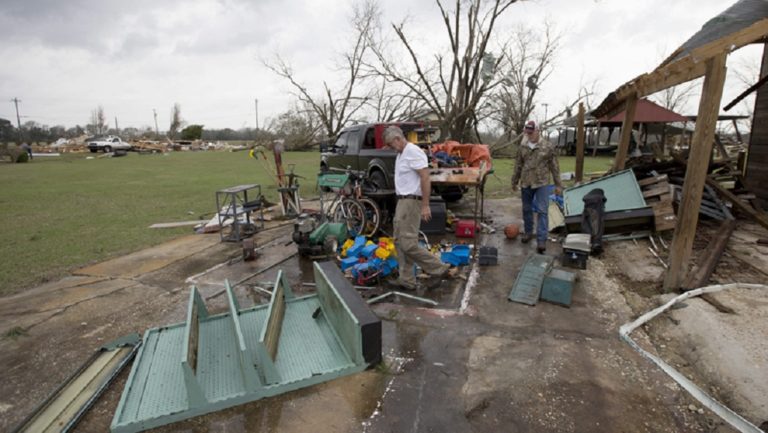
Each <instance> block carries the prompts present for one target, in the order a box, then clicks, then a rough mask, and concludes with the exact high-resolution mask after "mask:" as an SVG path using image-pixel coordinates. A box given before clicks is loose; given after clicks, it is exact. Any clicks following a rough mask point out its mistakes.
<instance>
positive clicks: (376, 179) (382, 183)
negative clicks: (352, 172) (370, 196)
mask: <svg viewBox="0 0 768 433" xmlns="http://www.w3.org/2000/svg"><path fill="white" fill-rule="evenodd" d="M370 181H371V183H372V184H374V185H376V189H387V177H386V176H384V173H382V172H381V170H373V171H372V172H371V176H370Z"/></svg>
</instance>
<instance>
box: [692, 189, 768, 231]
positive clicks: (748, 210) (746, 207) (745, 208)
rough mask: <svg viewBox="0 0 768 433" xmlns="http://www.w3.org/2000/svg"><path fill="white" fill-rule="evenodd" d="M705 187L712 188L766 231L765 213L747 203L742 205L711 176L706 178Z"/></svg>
mask: <svg viewBox="0 0 768 433" xmlns="http://www.w3.org/2000/svg"><path fill="white" fill-rule="evenodd" d="M707 185H709V186H711V187H712V188H714V189H715V190H716V191H717V192H718V193H720V195H722V196H723V197H725V199H726V200H728V201H730V202H731V203H733V205H734V206H736V207H737V208H739V210H740V211H742V212H744V213H745V214H747V215H749V216H750V217H752V219H754V220H755V221H756V222H757V223H758V224H760V225H761V226H763V227H765V228H766V229H768V215H766V213H765V212H762V211H759V210H757V209H755V208H753V207H752V205H750V204H748V203H744V202H743V201H741V200H739V198H738V197H736V196H735V195H734V194H733V193H732V192H730V191H728V190H727V189H725V188H724V187H723V186H722V185H720V183H719V182H717V181H716V180H715V179H713V178H712V177H711V176H707Z"/></svg>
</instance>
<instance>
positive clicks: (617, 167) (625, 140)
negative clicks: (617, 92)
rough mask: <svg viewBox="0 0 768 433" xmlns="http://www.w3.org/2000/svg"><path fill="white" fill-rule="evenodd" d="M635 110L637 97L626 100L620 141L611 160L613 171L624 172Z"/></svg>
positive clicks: (631, 96)
mask: <svg viewBox="0 0 768 433" xmlns="http://www.w3.org/2000/svg"><path fill="white" fill-rule="evenodd" d="M636 108H637V95H636V94H635V95H630V96H629V98H627V104H626V110H624V123H622V124H621V140H620V141H619V148H618V149H617V150H616V159H614V160H613V171H614V172H617V171H621V170H624V164H626V162H627V154H628V153H629V141H630V138H631V137H632V125H633V124H634V123H635V109H636Z"/></svg>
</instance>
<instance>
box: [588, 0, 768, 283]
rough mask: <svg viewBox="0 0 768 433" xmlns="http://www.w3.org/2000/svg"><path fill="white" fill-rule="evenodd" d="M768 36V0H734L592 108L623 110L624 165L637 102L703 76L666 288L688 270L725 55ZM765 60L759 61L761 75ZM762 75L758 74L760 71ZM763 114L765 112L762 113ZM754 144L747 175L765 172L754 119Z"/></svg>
mask: <svg viewBox="0 0 768 433" xmlns="http://www.w3.org/2000/svg"><path fill="white" fill-rule="evenodd" d="M766 37H768V1H767V0H739V1H738V2H736V3H735V4H733V5H732V6H731V7H729V8H728V9H726V10H725V11H724V12H723V13H721V14H720V15H718V16H716V17H714V18H712V19H711V20H709V21H708V22H707V23H706V24H704V26H703V27H702V29H701V30H700V31H699V32H697V33H696V34H694V35H693V36H692V37H691V38H690V39H688V41H686V42H685V43H684V44H683V45H681V46H680V48H678V49H677V50H675V52H673V53H672V54H671V55H670V56H669V57H668V58H667V59H666V60H664V61H663V62H662V63H661V64H660V65H659V66H658V67H657V68H656V69H654V70H653V71H651V72H648V73H644V74H642V75H640V76H638V77H636V78H634V79H632V80H630V81H628V82H626V83H625V84H623V85H621V86H620V87H619V88H617V89H616V90H614V91H613V92H611V93H610V94H609V95H608V96H607V97H606V98H605V99H604V100H603V101H602V103H601V104H600V106H598V108H597V109H596V110H594V112H593V115H594V116H595V117H597V118H601V117H603V116H609V117H612V116H614V115H616V114H617V113H619V112H621V111H626V114H625V116H624V119H623V122H622V135H621V141H620V144H619V148H618V150H617V155H616V159H615V162H614V166H613V170H614V171H618V170H621V169H623V168H624V165H625V163H626V159H627V153H628V150H629V142H630V134H631V130H632V124H633V123H634V121H635V117H636V114H637V107H638V101H639V100H640V99H641V98H643V97H645V96H648V95H651V94H653V93H656V92H659V91H662V90H664V89H667V88H670V87H672V86H676V85H678V84H682V83H685V82H688V81H691V80H694V79H696V78H699V77H702V76H703V77H704V84H703V89H702V96H701V100H700V102H699V110H698V115H697V122H696V129H695V131H694V135H693V140H692V143H691V151H690V156H689V159H688V162H687V169H686V174H685V186H684V189H683V198H682V202H681V205H680V208H679V211H678V221H679V223H678V224H677V226H676V228H675V234H674V239H673V242H672V246H671V250H670V260H669V269H668V271H667V274H666V276H665V279H664V288H665V289H667V290H671V289H676V288H679V287H681V285H682V283H683V280H684V279H685V277H686V274H687V272H688V267H689V262H690V258H691V251H692V249H693V239H694V235H695V233H696V227H697V223H698V215H699V207H700V205H701V199H702V195H703V190H704V184H705V182H706V180H707V169H708V167H709V160H710V155H711V153H712V146H713V142H714V135H715V124H716V122H717V119H718V113H719V108H720V105H721V99H722V95H723V86H724V84H725V76H726V59H727V57H728V55H729V54H730V53H731V52H733V51H735V50H737V49H739V48H742V47H744V46H746V45H748V44H753V43H764V42H765V41H766ZM765 66H766V61H765V59H764V61H763V71H762V73H765V69H766V68H765ZM761 75H762V74H761ZM758 100H759V101H764V103H763V104H759V103H758V104H757V105H756V113H755V118H756V119H758V118H759V117H758V116H760V115H761V114H760V112H762V113H766V112H767V111H768V110H766V109H765V108H768V95H765V97H763V98H761V96H760V95H758ZM765 115H768V113H767V114H765ZM754 124H755V126H756V128H755V131H753V133H752V136H753V144H752V145H751V146H750V153H751V156H750V160H752V161H751V162H750V163H749V170H748V172H747V177H753V176H754V177H755V178H756V179H760V178H762V177H763V176H765V175H766V174H768V164H766V163H768V152H766V150H764V149H768V140H762V141H754V140H755V139H757V140H760V137H761V136H764V137H765V138H766V139H768V126H765V127H764V128H762V129H765V132H764V133H762V132H761V128H760V126H758V125H760V122H757V121H756V122H754ZM747 183H748V184H752V185H755V186H756V187H757V188H755V193H756V194H759V195H761V196H765V195H766V192H767V191H768V190H767V189H766V187H765V182H762V183H760V182H757V183H756V182H751V183H750V182H747Z"/></svg>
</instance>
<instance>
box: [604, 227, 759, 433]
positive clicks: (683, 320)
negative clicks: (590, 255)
mask: <svg viewBox="0 0 768 433" xmlns="http://www.w3.org/2000/svg"><path fill="white" fill-rule="evenodd" d="M745 225H746V229H745V228H744V226H745ZM716 229H717V225H716V224H711V223H704V224H703V225H702V226H701V227H700V229H699V232H698V233H697V237H696V239H695V242H694V252H693V257H694V259H693V261H694V262H695V261H696V259H697V258H698V256H700V255H701V253H702V252H703V250H704V249H706V248H707V247H708V246H709V241H710V238H711V236H712V235H713V234H714V232H715V230H716ZM762 230H763V229H762V228H760V227H757V226H754V225H750V224H740V225H739V228H737V230H736V232H734V236H733V237H732V238H731V240H730V241H729V244H728V249H727V250H726V252H725V254H724V255H723V258H722V259H721V261H720V263H719V264H718V267H717V268H716V271H715V273H714V275H713V277H712V280H713V283H732V282H744V283H758V284H762V283H765V281H766V274H764V273H763V272H762V271H760V270H759V269H758V267H762V266H766V267H765V268H763V269H766V268H768V263H764V262H765V261H766V256H765V255H764V254H763V255H761V256H760V257H759V258H758V257H757V256H756V254H755V251H757V250H758V249H760V248H763V247H759V246H757V245H756V243H755V242H754V239H755V238H756V237H758V236H761V237H764V236H765V235H766V233H765V232H764V231H762ZM761 233H762V234H761ZM608 245H609V246H608V248H607V250H606V254H605V255H604V258H603V259H602V260H590V262H589V263H590V272H589V275H590V276H591V277H593V278H596V279H605V278H607V279H615V281H617V282H618V283H619V284H620V286H621V289H620V290H621V293H622V294H623V296H624V297H625V299H626V302H627V304H628V305H629V306H630V308H631V309H632V310H633V314H634V315H635V316H637V315H640V314H643V313H645V312H647V311H649V310H650V309H652V308H655V307H656V306H658V305H660V304H661V303H663V302H665V301H667V300H669V299H670V298H671V297H673V296H674V294H665V293H663V290H662V288H661V287H662V280H663V277H664V268H663V266H662V265H661V261H659V259H657V258H656V257H654V256H653V255H652V254H651V253H650V250H649V247H654V245H652V244H651V242H650V241H648V240H638V241H636V242H633V241H622V242H615V243H609V244H608ZM655 247H656V248H658V251H660V252H664V253H665V254H664V255H661V254H660V255H661V257H662V259H666V253H667V252H666V251H664V249H663V246H662V245H660V242H659V241H656V245H655ZM747 261H749V262H750V263H746V262H747ZM601 262H602V264H603V265H604V266H603V268H604V270H603V269H600V265H599V264H600V263H601ZM595 265H598V266H595ZM766 294H767V293H765V292H761V291H757V290H735V291H731V292H721V293H718V294H716V295H713V297H715V298H716V299H717V301H719V302H721V303H722V304H724V305H725V306H727V307H730V308H732V309H734V310H735V311H736V314H724V313H721V312H719V311H718V310H717V309H715V308H714V307H713V306H712V305H710V304H709V303H707V302H705V301H704V300H702V299H690V300H687V301H685V302H684V303H682V304H680V305H679V306H677V307H675V308H674V309H672V310H670V311H669V312H667V313H666V314H662V315H661V316H659V317H657V318H656V319H654V320H653V321H651V322H650V323H649V324H648V325H646V326H644V327H643V328H642V329H641V330H638V331H645V332H638V331H636V333H635V334H633V338H634V339H635V340H638V342H639V343H640V344H641V345H642V346H643V347H645V348H646V349H647V350H650V351H651V352H653V353H657V354H658V355H659V356H661V358H662V359H664V360H666V361H667V362H668V363H670V364H671V365H672V366H673V367H675V368H676V369H678V370H679V371H681V372H682V373H683V374H685V375H686V376H687V377H689V378H690V379H692V380H694V381H695V382H696V383H697V384H698V385H699V386H700V387H702V389H704V390H705V391H707V392H709V393H710V394H711V395H713V396H714V397H715V398H717V399H718V400H720V401H721V402H723V403H724V404H726V405H727V406H729V407H731V408H732V409H734V410H735V411H736V412H738V413H740V414H742V416H745V417H746V418H747V419H749V420H750V421H751V422H753V423H754V424H756V425H760V424H761V423H762V422H764V421H766V420H768V410H766V409H767V408H768V368H766V364H765V359H768V344H766V343H765V341H766V337H767V336H766V332H767V331H766V330H768V316H767V315H766V313H765V311H766V308H765V307H766V301H765V296H766ZM694 406H695V405H694ZM699 409H700V408H698V407H697V408H696V410H697V411H698V410H699ZM701 411H702V412H704V411H703V409H702V410H701ZM706 417H707V419H708V420H709V421H708V422H709V423H712V424H713V425H719V424H721V423H722V421H721V420H719V419H718V418H717V417H714V415H712V414H708V413H707V414H706Z"/></svg>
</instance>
